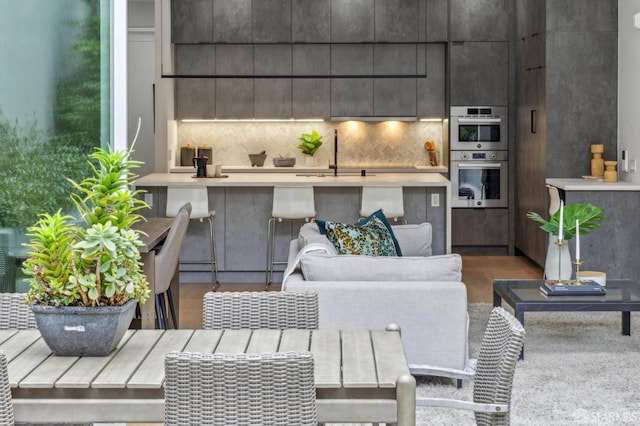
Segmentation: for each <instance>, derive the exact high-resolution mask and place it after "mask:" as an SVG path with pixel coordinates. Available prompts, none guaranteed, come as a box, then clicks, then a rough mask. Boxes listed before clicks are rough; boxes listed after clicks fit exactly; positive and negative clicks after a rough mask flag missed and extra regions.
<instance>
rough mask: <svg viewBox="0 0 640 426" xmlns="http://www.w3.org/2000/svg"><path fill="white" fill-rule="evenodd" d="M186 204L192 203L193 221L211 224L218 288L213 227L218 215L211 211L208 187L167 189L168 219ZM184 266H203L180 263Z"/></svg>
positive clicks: (212, 252) (216, 268)
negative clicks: (214, 219)
mask: <svg viewBox="0 0 640 426" xmlns="http://www.w3.org/2000/svg"><path fill="white" fill-rule="evenodd" d="M186 203H191V219H192V220H193V219H197V220H199V221H200V222H203V221H204V220H206V221H207V222H209V241H210V244H211V248H210V250H211V260H210V262H211V275H212V277H211V278H212V280H213V285H214V287H216V286H217V285H218V284H220V280H219V279H218V259H217V256H216V234H215V230H214V227H213V218H214V217H215V215H216V211H215V210H209V196H208V195H207V187H206V186H204V185H202V186H169V187H167V211H166V215H167V216H168V217H176V214H177V213H178V211H179V210H180V208H181V207H182V206H183V205H185V204H186ZM180 263H184V264H192V263H193V264H201V263H203V262H199V261H190V262H185V261H182V260H181V261H180Z"/></svg>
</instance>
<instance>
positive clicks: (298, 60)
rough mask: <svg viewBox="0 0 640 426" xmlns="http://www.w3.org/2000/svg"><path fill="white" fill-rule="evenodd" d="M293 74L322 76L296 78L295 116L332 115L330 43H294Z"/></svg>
mask: <svg viewBox="0 0 640 426" xmlns="http://www.w3.org/2000/svg"><path fill="white" fill-rule="evenodd" d="M293 74H294V75H297V76H301V75H309V76H320V78H294V79H293V94H292V98H293V99H292V103H293V106H292V110H293V117H295V118H329V117H330V116H331V79H329V78H327V77H328V76H329V75H330V74H331V46H330V45H329V44H304V45H294V46H293Z"/></svg>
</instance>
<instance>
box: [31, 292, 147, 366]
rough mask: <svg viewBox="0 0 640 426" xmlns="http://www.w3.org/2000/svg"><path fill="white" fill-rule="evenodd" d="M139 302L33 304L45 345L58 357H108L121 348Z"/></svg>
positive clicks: (32, 308)
mask: <svg viewBox="0 0 640 426" xmlns="http://www.w3.org/2000/svg"><path fill="white" fill-rule="evenodd" d="M135 308H136V302H135V301H133V300H130V301H128V302H127V303H125V304H124V305H122V306H100V307H95V308H92V307H82V306H58V307H56V306H42V305H36V304H33V305H31V310H32V311H33V313H34V315H35V317H36V322H37V324H38V329H39V330H40V334H42V338H43V339H44V341H45V343H46V344H47V345H48V346H49V348H50V349H51V350H52V351H53V353H54V354H56V355H61V356H104V355H107V354H109V353H110V352H111V351H112V350H114V349H115V347H116V346H117V345H118V343H119V342H120V340H121V339H122V337H123V336H124V333H125V332H126V331H127V329H128V328H129V325H130V324H131V319H132V318H133V314H134V312H135Z"/></svg>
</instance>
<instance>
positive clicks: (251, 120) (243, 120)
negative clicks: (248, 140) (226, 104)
mask: <svg viewBox="0 0 640 426" xmlns="http://www.w3.org/2000/svg"><path fill="white" fill-rule="evenodd" d="M180 121H181V122H183V123H293V122H318V121H324V120H323V119H322V118H211V119H204V118H202V119H200V118H188V119H182V120H180Z"/></svg>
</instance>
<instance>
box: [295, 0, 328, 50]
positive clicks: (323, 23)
mask: <svg viewBox="0 0 640 426" xmlns="http://www.w3.org/2000/svg"><path fill="white" fill-rule="evenodd" d="M291 17H292V18H291V28H292V30H291V41H292V42H293V43H329V42H330V41H331V0H291Z"/></svg>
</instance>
